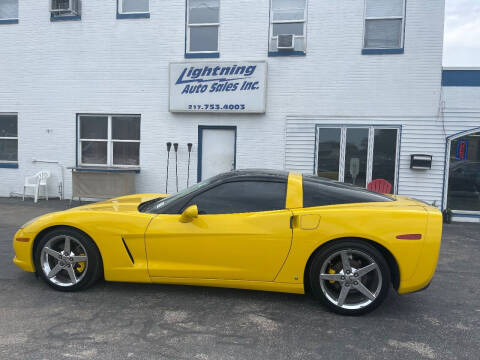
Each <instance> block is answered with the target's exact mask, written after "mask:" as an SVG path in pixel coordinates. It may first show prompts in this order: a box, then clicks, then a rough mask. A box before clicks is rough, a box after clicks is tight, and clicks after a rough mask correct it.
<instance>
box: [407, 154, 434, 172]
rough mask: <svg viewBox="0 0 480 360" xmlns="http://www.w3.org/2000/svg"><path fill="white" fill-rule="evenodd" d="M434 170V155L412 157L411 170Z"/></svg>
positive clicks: (413, 155) (414, 155)
mask: <svg viewBox="0 0 480 360" xmlns="http://www.w3.org/2000/svg"><path fill="white" fill-rule="evenodd" d="M431 168H432V155H424V154H412V155H410V169H419V170H429V169H431Z"/></svg>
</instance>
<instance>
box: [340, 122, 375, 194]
mask: <svg viewBox="0 0 480 360" xmlns="http://www.w3.org/2000/svg"><path fill="white" fill-rule="evenodd" d="M346 130H347V134H346V140H345V162H344V164H345V169H344V174H345V175H344V178H343V182H346V183H349V184H353V185H357V186H361V187H366V186H367V159H368V133H369V129H368V128H366V129H365V128H347V129H346Z"/></svg>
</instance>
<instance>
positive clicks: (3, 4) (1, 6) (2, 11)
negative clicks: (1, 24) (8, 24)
mask: <svg viewBox="0 0 480 360" xmlns="http://www.w3.org/2000/svg"><path fill="white" fill-rule="evenodd" d="M16 19H18V0H0V20H16Z"/></svg>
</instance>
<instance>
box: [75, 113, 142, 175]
mask: <svg viewBox="0 0 480 360" xmlns="http://www.w3.org/2000/svg"><path fill="white" fill-rule="evenodd" d="M78 164H79V165H80V166H120V167H128V166H133V167H137V166H138V165H139V164H140V115H79V116H78Z"/></svg>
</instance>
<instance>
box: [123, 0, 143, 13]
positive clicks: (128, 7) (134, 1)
mask: <svg viewBox="0 0 480 360" xmlns="http://www.w3.org/2000/svg"><path fill="white" fill-rule="evenodd" d="M148 12H150V0H118V13H119V14H145V13H148Z"/></svg>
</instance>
